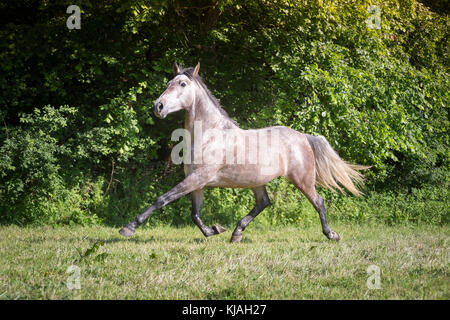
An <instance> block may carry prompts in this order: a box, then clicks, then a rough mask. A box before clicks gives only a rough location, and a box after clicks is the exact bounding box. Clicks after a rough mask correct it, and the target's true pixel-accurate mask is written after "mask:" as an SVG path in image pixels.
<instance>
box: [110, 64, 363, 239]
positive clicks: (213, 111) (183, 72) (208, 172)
mask: <svg viewBox="0 0 450 320" xmlns="http://www.w3.org/2000/svg"><path fill="white" fill-rule="evenodd" d="M199 69H200V64H197V66H196V67H195V68H182V67H181V66H179V65H178V64H177V63H176V62H175V63H174V73H175V77H174V78H173V79H172V80H171V81H169V83H168V87H167V89H166V90H165V91H164V92H163V94H162V95H161V96H160V97H159V98H158V99H157V100H156V102H155V104H154V112H155V114H156V115H157V116H158V117H160V118H165V117H166V116H167V115H168V114H169V113H172V112H175V111H179V110H182V109H184V110H185V111H186V118H185V130H186V132H188V133H189V136H188V137H185V139H186V140H188V143H187V148H185V149H184V150H183V151H184V152H185V153H186V154H184V160H185V161H184V166H185V173H186V178H185V179H184V180H183V181H181V182H180V183H179V184H177V185H176V186H175V187H174V188H173V189H171V190H170V191H168V192H167V193H165V194H163V195H162V196H160V197H158V198H157V199H156V201H155V202H154V203H153V204H152V205H151V206H150V207H149V208H148V209H147V210H146V211H145V212H144V213H142V214H140V215H138V216H137V217H136V219H135V220H134V221H132V222H130V223H129V224H128V225H126V226H125V227H123V228H122V229H121V230H120V231H119V232H120V234H121V235H123V236H126V237H129V236H131V235H132V234H133V233H134V232H135V229H136V227H138V226H139V225H141V224H143V223H144V221H145V220H146V219H147V218H148V217H149V216H150V215H151V214H152V212H153V211H155V210H157V209H159V208H161V207H163V206H165V205H167V204H169V203H171V202H172V201H174V200H176V199H178V198H180V197H182V196H184V195H187V194H189V193H190V194H191V199H192V220H193V221H194V223H195V224H196V225H197V226H198V227H199V228H200V230H201V231H202V233H203V234H204V235H205V237H209V236H212V235H215V234H219V233H221V232H223V231H225V229H224V228H223V227H221V226H220V225H218V224H215V225H213V226H212V227H208V226H206V225H205V224H204V223H203V222H202V220H201V219H200V209H201V207H202V202H203V189H204V188H206V187H225V188H227V187H229V188H250V189H252V191H253V193H254V195H255V198H256V204H255V206H254V208H253V209H252V210H251V211H250V213H249V214H248V215H246V216H245V217H244V218H243V219H242V220H240V221H239V223H238V224H237V226H236V228H235V229H234V232H233V234H232V237H231V242H238V241H240V240H241V239H242V231H243V230H244V229H245V228H246V227H247V225H248V224H249V223H250V222H251V221H252V220H253V219H254V218H255V217H256V216H257V215H258V214H259V213H260V212H261V211H263V210H264V208H266V207H267V206H268V205H269V204H270V200H269V197H268V195H267V191H266V188H265V185H266V184H267V183H268V182H270V181H271V180H273V179H275V178H277V177H286V178H287V179H288V180H289V181H290V182H292V183H293V184H294V185H295V186H296V187H297V188H298V189H300V191H301V192H303V194H304V195H305V196H306V197H307V198H308V200H309V201H310V202H311V203H312V205H313V206H314V208H315V209H316V210H317V212H318V213H319V217H320V222H321V223H322V231H323V233H324V235H325V236H326V237H327V238H328V239H330V240H336V241H338V240H339V235H338V233H337V232H335V231H333V230H331V228H330V226H329V225H328V221H327V218H326V215H325V206H324V200H323V198H322V197H321V196H320V195H319V194H318V193H317V191H316V188H315V185H316V184H319V185H322V186H324V187H327V188H329V189H331V190H334V189H339V190H341V186H344V187H345V188H346V189H347V190H349V191H350V192H351V193H353V194H354V195H360V192H359V191H358V190H357V189H356V187H355V185H354V183H353V182H356V183H359V182H361V181H362V180H363V176H362V175H361V174H360V173H359V172H358V171H357V170H362V169H365V168H367V167H364V166H360V165H353V164H349V163H347V162H345V161H344V160H342V159H341V158H340V157H339V156H338V155H337V153H336V152H335V151H334V150H333V149H332V148H331V146H330V145H329V143H328V142H327V140H326V139H325V138H324V137H322V136H311V135H307V134H303V133H300V132H298V131H295V130H293V129H290V128H287V127H282V126H277V127H270V128H263V129H256V130H243V129H241V128H239V127H238V125H237V123H236V122H234V121H233V120H232V119H230V118H229V117H228V116H227V114H226V112H225V111H224V110H223V109H222V107H221V106H220V103H219V102H218V100H217V99H216V98H215V97H214V96H213V95H212V94H211V92H210V91H209V90H208V88H207V87H206V86H205V84H204V82H203V80H202V79H201V77H200V76H199V75H198V72H199ZM224 141H225V142H224ZM185 142H186V141H185ZM191 142H192V143H191Z"/></svg>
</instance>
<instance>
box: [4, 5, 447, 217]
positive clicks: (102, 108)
mask: <svg viewBox="0 0 450 320" xmlns="http://www.w3.org/2000/svg"><path fill="white" fill-rule="evenodd" d="M371 5H373V1H369V0H363V1H358V2H356V3H355V2H354V1H331V0H324V1H308V0H296V1H294V2H287V1H284V0H277V1H265V0H251V1H246V2H245V3H242V2H239V1H234V0H232V1H229V0H227V1H222V0H220V1H216V2H211V1H203V0H201V1H194V2H193V3H188V4H187V3H185V2H181V1H179V0H176V1H166V0H161V1H156V2H155V1H153V0H152V1H150V0H144V1H138V2H123V1H95V2H91V1H83V2H82V4H80V6H81V9H82V28H81V30H67V28H66V27H65V20H66V19H67V17H68V16H67V14H66V7H67V3H66V2H64V1H53V2H51V3H50V2H44V1H33V2H29V1H6V2H4V3H2V4H1V5H0V8H2V9H4V10H6V12H7V13H8V14H6V15H5V16H4V20H3V21H2V24H1V27H0V40H1V41H0V58H1V61H2V63H1V64H0V73H1V74H2V77H1V78H0V91H1V92H2V95H0V120H1V121H0V123H2V128H1V129H0V152H1V153H0V178H1V181H0V200H2V204H0V209H1V216H0V220H1V221H2V222H7V223H10V222H13V223H20V224H25V223H56V224H57V223H70V221H72V222H75V223H91V222H92V223H96V222H98V221H99V219H100V218H101V219H103V221H105V222H106V223H110V224H120V223H122V222H123V221H124V220H126V219H129V218H130V217H134V216H135V215H136V214H138V213H139V212H140V211H141V210H143V209H144V208H145V207H146V206H148V205H149V204H150V202H151V201H152V200H153V199H155V198H156V197H157V196H158V195H160V194H161V193H163V192H165V191H167V190H169V189H170V188H171V187H172V186H173V185H174V184H175V183H176V182H177V181H179V180H180V179H181V178H182V176H183V173H182V169H181V166H180V167H172V166H171V165H170V159H169V155H170V150H171V147H172V146H173V142H172V141H170V134H171V132H172V131H173V130H174V129H175V128H177V127H180V126H181V125H182V123H183V120H182V117H183V115H182V113H180V114H178V115H173V116H171V117H169V119H166V120H164V121H160V120H158V121H156V120H155V119H154V117H153V115H152V114H151V110H152V104H153V101H154V100H155V98H156V97H158V95H159V94H160V93H161V92H162V91H163V89H164V87H165V83H166V82H167V80H169V79H170V77H171V65H172V63H173V61H174V60H177V61H179V62H181V63H182V64H185V65H194V64H195V63H196V62H197V61H198V60H200V61H201V62H202V69H201V71H200V73H201V75H202V76H203V77H204V78H205V79H206V81H207V83H208V85H209V87H210V88H211V90H212V91H213V93H214V94H215V95H216V96H217V97H218V98H219V99H220V100H221V102H222V104H223V105H224V106H225V108H226V109H227V111H228V112H229V113H230V115H231V116H232V117H234V118H236V119H237V120H238V121H239V123H240V125H241V127H243V128H255V127H266V126H268V125H285V126H289V127H292V128H294V129H297V130H300V131H304V132H307V133H310V134H321V135H324V136H326V137H327V139H328V140H329V141H330V143H331V145H332V146H333V147H334V148H335V149H336V150H337V151H338V152H339V154H340V155H341V156H343V157H344V158H345V159H346V160H348V161H351V162H357V163H361V164H368V165H371V166H372V169H371V170H370V171H368V172H367V174H366V175H367V177H368V182H367V190H370V191H367V192H366V193H367V197H366V198H364V199H358V200H356V199H354V198H346V197H342V196H338V195H332V194H328V193H326V195H327V198H328V199H332V200H333V201H337V202H336V203H339V204H342V206H341V207H340V208H338V206H337V205H336V203H335V202H331V208H330V211H329V213H330V216H331V217H339V218H338V219H344V220H345V219H347V220H352V221H366V220H367V221H369V220H370V221H371V220H373V219H375V218H374V217H375V216H376V215H372V212H373V209H370V208H372V207H374V208H375V207H377V206H378V207H380V208H384V209H383V210H384V211H383V210H382V213H381V214H380V215H379V220H380V221H384V222H386V223H397V222H400V221H411V222H418V221H428V222H432V223H447V222H448V217H447V216H448V208H447V207H446V206H445V205H443V202H441V201H440V200H431V199H432V197H434V196H435V195H437V194H439V192H438V190H437V189H435V188H439V187H438V186H440V188H441V189H444V188H448V172H449V170H448V169H449V161H448V160H449V158H450V157H449V150H448V145H449V135H448V128H449V115H448V105H449V100H450V99H449V92H450V90H449V78H448V71H449V70H448V48H449V45H448V39H449V37H448V30H449V18H448V12H447V11H445V10H443V9H442V8H444V7H445V6H442V5H441V4H438V5H436V4H433V5H431V4H430V2H429V1H427V2H426V5H428V6H432V7H431V10H430V8H428V7H427V6H425V5H423V4H422V3H421V2H418V1H416V0H389V1H383V2H379V3H375V5H377V6H378V9H379V13H380V28H379V29H376V28H375V29H373V28H372V29H371V28H369V27H368V24H367V20H368V19H369V18H371V15H372V13H371V12H368V8H369V6H371ZM25 12H26V13H27V14H24V13H25ZM24 17H26V19H24ZM56 106H62V107H56ZM269 189H270V190H271V193H272V194H274V195H281V196H279V197H277V198H281V200H277V202H275V203H274V204H273V206H272V209H271V211H270V212H271V214H270V215H267V214H263V215H262V216H261V217H259V218H258V220H260V222H261V223H266V224H278V223H305V224H308V223H310V222H312V221H316V220H315V219H316V216H315V215H316V214H315V212H314V211H313V210H312V207H311V206H310V205H308V204H307V201H306V200H305V199H304V197H302V196H301V195H300V194H299V193H298V191H296V190H294V189H293V187H292V186H290V185H289V184H288V183H287V182H286V181H285V180H279V181H274V182H273V183H271V184H270V186H269ZM425 195H426V196H425ZM442 195H443V196H444V199H446V198H445V197H447V196H448V194H447V193H446V192H445V191H443V192H442ZM427 196H428V198H427ZM408 201H409V204H408ZM377 202H378V204H377ZM252 206H253V198H252V194H251V192H250V191H248V190H209V191H208V192H207V196H206V203H205V210H204V216H205V220H206V221H208V222H212V221H214V220H215V219H216V217H217V219H219V220H220V222H222V223H224V224H231V223H232V222H233V221H236V220H237V219H238V218H240V217H241V216H243V215H244V214H245V213H246V212H248V211H249V210H250V209H251V207H252ZM421 206H423V208H422V207H421ZM188 207H189V199H188V198H187V197H185V198H183V199H182V200H179V201H177V202H176V203H174V204H172V205H170V206H169V207H166V208H164V209H162V210H161V212H158V214H155V219H153V221H154V222H152V223H160V222H164V223H172V224H180V223H188V222H190V215H189V213H185V212H186V210H187V212H188ZM345 208H347V209H345ZM420 208H422V209H421V210H422V211H420V210H419V209H420ZM431 208H434V209H436V210H437V211H436V212H434V213H433V212H432V210H431ZM434 209H433V210H434ZM181 212H183V214H181ZM419 212H422V213H423V215H421V214H419ZM300 213H301V214H300ZM369 213H370V214H369ZM425 213H427V214H425ZM446 217H447V218H446Z"/></svg>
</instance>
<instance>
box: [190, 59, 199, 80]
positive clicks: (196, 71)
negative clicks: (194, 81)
mask: <svg viewBox="0 0 450 320" xmlns="http://www.w3.org/2000/svg"><path fill="white" fill-rule="evenodd" d="M199 70H200V61H199V62H198V63H197V65H196V66H195V69H194V73H192V76H194V77H196V76H197V75H198V71H199Z"/></svg>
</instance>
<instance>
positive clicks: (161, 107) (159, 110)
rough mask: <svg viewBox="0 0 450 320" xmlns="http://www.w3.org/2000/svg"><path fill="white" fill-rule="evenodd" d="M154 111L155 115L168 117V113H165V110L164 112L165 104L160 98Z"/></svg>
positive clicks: (162, 117)
mask: <svg viewBox="0 0 450 320" xmlns="http://www.w3.org/2000/svg"><path fill="white" fill-rule="evenodd" d="M153 111H154V112H155V115H156V116H157V117H158V118H161V119H164V118H165V117H166V114H164V112H163V111H164V105H163V103H162V102H161V101H159V100H157V101H156V102H155V106H154V110H153Z"/></svg>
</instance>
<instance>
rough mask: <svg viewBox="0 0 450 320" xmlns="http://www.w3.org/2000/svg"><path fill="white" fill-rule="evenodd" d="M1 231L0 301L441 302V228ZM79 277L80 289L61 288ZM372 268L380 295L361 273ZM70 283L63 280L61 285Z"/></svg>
mask: <svg viewBox="0 0 450 320" xmlns="http://www.w3.org/2000/svg"><path fill="white" fill-rule="evenodd" d="M332 227H334V229H335V230H336V231H338V232H339V233H340V235H341V238H342V240H341V241H340V242H339V243H332V242H330V241H328V240H327V239H326V238H325V237H324V236H323V235H322V234H321V229H320V224H317V225H315V226H312V227H308V228H306V229H304V228H296V227H292V226H287V227H278V228H276V227H263V226H261V225H258V224H256V223H255V224H253V225H251V226H249V228H248V229H247V230H246V231H245V234H244V239H243V241H242V242H241V243H237V244H230V243H229V242H228V241H229V237H230V236H231V230H228V231H226V232H225V233H224V234H221V235H218V236H215V237H211V238H208V239H205V238H203V236H202V235H201V233H200V231H199V230H198V229H196V228H194V227H182V228H174V227H152V228H141V229H139V230H137V232H136V234H135V235H134V236H133V237H132V238H129V239H125V238H122V237H120V235H119V234H118V233H117V230H116V229H113V228H108V227H94V226H92V227H81V226H76V227H58V228H52V227H27V228H21V227H17V226H2V227H0V299H449V298H450V287H449V286H450V281H449V280H450V279H449V235H450V228H449V227H448V226H446V225H445V226H441V227H439V226H430V225H422V226H420V225H419V226H417V225H416V226H412V225H409V226H395V227H389V226H385V225H344V224H342V225H332ZM71 265H76V266H78V267H79V268H80V269H79V270H80V289H79V290H77V289H72V290H70V289H68V287H67V285H66V284H67V282H68V279H70V277H73V276H74V274H73V271H71V272H69V273H67V271H68V268H69V266H71ZM371 265H375V266H377V267H379V270H380V289H369V288H368V287H367V281H368V279H369V277H370V276H371V274H370V273H368V272H367V268H368V267H369V266H371ZM69 282H70V281H69Z"/></svg>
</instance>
